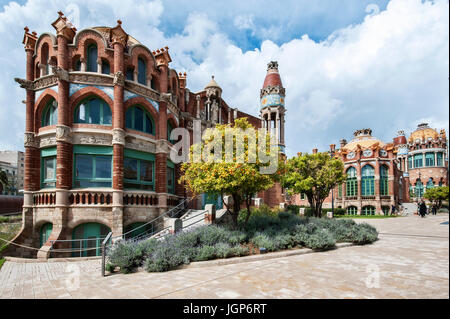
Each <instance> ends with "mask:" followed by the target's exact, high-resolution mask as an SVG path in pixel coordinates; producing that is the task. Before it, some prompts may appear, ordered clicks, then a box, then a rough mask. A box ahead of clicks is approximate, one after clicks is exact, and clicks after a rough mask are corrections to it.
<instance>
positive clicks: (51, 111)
mask: <svg viewBox="0 0 450 319" xmlns="http://www.w3.org/2000/svg"><path fill="white" fill-rule="evenodd" d="M56 124H58V102H57V101H56V100H55V99H53V98H52V99H51V100H50V101H49V102H48V103H47V105H46V106H45V108H44V111H43V112H42V119H41V127H44V126H49V125H56Z"/></svg>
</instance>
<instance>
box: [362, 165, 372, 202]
mask: <svg viewBox="0 0 450 319" xmlns="http://www.w3.org/2000/svg"><path fill="white" fill-rule="evenodd" d="M361 195H362V196H373V195H375V170H374V168H373V167H372V166H370V165H366V166H364V167H363V168H362V176H361Z"/></svg>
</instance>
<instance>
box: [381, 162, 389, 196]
mask: <svg viewBox="0 0 450 319" xmlns="http://www.w3.org/2000/svg"><path fill="white" fill-rule="evenodd" d="M388 178H389V167H387V166H386V165H381V166H380V195H381V196H387V195H389V181H388V180H389V179H388Z"/></svg>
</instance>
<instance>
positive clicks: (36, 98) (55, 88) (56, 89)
mask: <svg viewBox="0 0 450 319" xmlns="http://www.w3.org/2000/svg"><path fill="white" fill-rule="evenodd" d="M47 89H52V90H53V91H55V92H56V93H58V86H57V85H54V86H51V87H47V88H45V89H42V90H39V91H36V93H35V95H34V102H36V101H37V100H38V99H39V97H40V96H41V94H42V92H44V91H45V90H47Z"/></svg>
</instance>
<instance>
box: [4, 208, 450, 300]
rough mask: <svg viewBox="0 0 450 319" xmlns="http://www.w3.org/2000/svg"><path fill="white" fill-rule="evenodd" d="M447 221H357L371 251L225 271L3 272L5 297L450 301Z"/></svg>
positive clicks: (81, 268)
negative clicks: (365, 226) (370, 240)
mask: <svg viewBox="0 0 450 319" xmlns="http://www.w3.org/2000/svg"><path fill="white" fill-rule="evenodd" d="M448 220H449V217H448V214H440V215H437V216H427V217H426V218H424V219H421V218H420V217H417V216H410V217H399V218H390V219H371V220H358V222H363V221H364V222H368V223H370V224H372V225H374V226H375V227H377V229H378V230H379V232H380V233H381V234H380V236H379V237H380V240H378V241H377V242H375V243H374V244H372V245H366V246H350V247H342V248H339V249H336V250H332V251H326V252H320V253H310V254H304V255H297V256H289V257H283V258H275V259H269V260H260V261H252V262H245V263H238V264H230V265H225V266H211V267H202V268H194V267H188V268H185V269H180V270H175V271H170V272H166V273H147V272H138V273H133V274H128V275H123V274H113V275H110V276H107V277H105V278H103V277H101V276H100V260H89V261H77V262H48V263H19V262H12V261H7V262H6V263H5V264H4V266H3V268H2V269H1V270H0V298H221V299H222V298H252V299H253V298H449V229H448V227H449V226H448Z"/></svg>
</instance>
